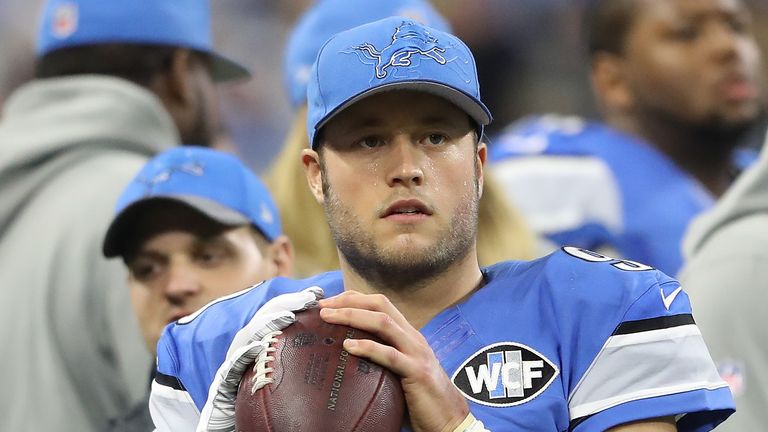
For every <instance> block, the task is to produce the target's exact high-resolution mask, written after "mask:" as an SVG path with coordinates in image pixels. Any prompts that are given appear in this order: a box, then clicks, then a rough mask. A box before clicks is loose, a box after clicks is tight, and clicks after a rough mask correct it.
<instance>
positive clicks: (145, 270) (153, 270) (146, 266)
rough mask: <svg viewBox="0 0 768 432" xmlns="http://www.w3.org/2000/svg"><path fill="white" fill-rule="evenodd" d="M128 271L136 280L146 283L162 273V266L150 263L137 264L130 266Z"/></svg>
mask: <svg viewBox="0 0 768 432" xmlns="http://www.w3.org/2000/svg"><path fill="white" fill-rule="evenodd" d="M128 270H129V271H130V272H131V274H132V275H133V277H134V279H136V280H138V281H142V282H146V281H148V280H151V279H152V278H154V277H156V276H157V275H158V274H159V273H160V265H159V264H157V263H153V262H149V261H145V262H137V263H132V264H131V265H129V267H128Z"/></svg>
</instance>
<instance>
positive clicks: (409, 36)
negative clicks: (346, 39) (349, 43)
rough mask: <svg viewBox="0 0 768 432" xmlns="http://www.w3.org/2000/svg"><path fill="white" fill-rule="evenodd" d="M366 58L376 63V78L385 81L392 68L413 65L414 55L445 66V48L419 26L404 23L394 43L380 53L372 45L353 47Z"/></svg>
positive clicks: (399, 28) (394, 38)
mask: <svg viewBox="0 0 768 432" xmlns="http://www.w3.org/2000/svg"><path fill="white" fill-rule="evenodd" d="M353 49H354V50H356V51H359V52H360V53H362V54H363V55H364V56H365V57H366V58H368V59H370V60H374V61H375V62H376V78H379V79H384V78H386V77H387V74H388V73H389V71H388V69H389V68H390V67H392V66H396V67H397V66H400V67H403V66H405V67H407V66H410V65H411V62H412V57H413V56H414V55H418V56H422V57H426V58H428V59H432V60H434V61H436V62H437V63H439V64H441V65H444V64H446V63H447V60H446V59H445V57H444V56H443V54H444V53H445V48H442V47H440V46H438V40H437V38H435V37H434V36H432V35H431V34H430V33H429V31H427V30H426V29H425V28H424V27H422V26H420V25H419V24H416V23H413V22H403V23H402V24H401V25H400V26H399V27H397V29H396V30H395V33H394V34H393V35H392V42H391V43H390V44H389V45H387V46H385V47H384V48H382V49H381V51H379V50H378V49H377V48H376V47H375V46H373V45H372V44H370V43H364V44H362V45H358V46H356V47H353Z"/></svg>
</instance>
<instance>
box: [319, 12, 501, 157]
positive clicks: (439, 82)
mask: <svg viewBox="0 0 768 432" xmlns="http://www.w3.org/2000/svg"><path fill="white" fill-rule="evenodd" d="M392 90H413V91H421V92H425V93H430V94H433V95H436V96H439V97H442V98H445V99H447V100H448V101H450V102H452V103H453V104H454V105H456V106H457V107H459V108H461V109H462V110H464V112H466V113H467V114H468V115H469V116H470V117H471V118H472V119H473V120H474V122H475V123H476V125H477V127H478V131H479V132H480V134H482V129H483V126H485V125H487V124H489V123H490V122H491V112H490V111H489V110H488V108H486V106H485V105H484V104H483V102H482V101H481V100H480V85H479V83H478V80H477V69H476V67H475V59H474V57H473V56H472V52H471V51H470V50H469V48H467V46H466V45H465V44H464V42H462V41H461V40H460V39H459V38H457V37H456V36H454V35H452V34H450V33H446V32H442V31H440V30H436V29H434V28H431V27H427V26H424V25H422V24H420V23H419V22H417V21H414V20H413V19H410V18H405V17H389V18H385V19H383V20H379V21H375V22H372V23H369V24H365V25H362V26H359V27H355V28H353V29H351V30H347V31H344V32H341V33H338V34H337V35H335V36H333V37H332V38H331V39H329V40H328V41H327V42H326V43H325V45H323V46H322V47H321V48H320V52H319V54H318V56H317V61H316V62H315V64H314V66H313V67H312V72H311V73H310V78H309V83H308V86H307V107H308V108H307V132H308V134H309V143H310V146H311V147H312V148H315V146H316V145H317V144H318V143H317V142H315V141H316V138H317V134H318V132H319V131H320V129H321V128H322V127H323V126H324V125H325V124H326V123H327V122H328V121H329V120H331V119H332V118H333V117H334V116H335V115H337V114H338V113H339V112H341V111H343V110H344V109H345V108H348V107H349V106H351V105H352V104H354V103H356V102H358V101H360V100H361V99H363V98H366V97H368V96H372V95H374V94H377V93H381V92H384V91H392Z"/></svg>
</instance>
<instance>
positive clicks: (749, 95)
mask: <svg viewBox="0 0 768 432" xmlns="http://www.w3.org/2000/svg"><path fill="white" fill-rule="evenodd" d="M718 90H719V91H720V94H721V95H722V96H723V97H724V98H725V100H727V101H730V102H745V101H750V100H754V99H757V98H758V97H759V96H760V90H759V89H758V88H757V85H756V84H755V82H754V80H751V79H749V77H747V76H746V75H744V74H741V73H734V74H729V75H728V76H726V77H725V78H723V79H722V80H721V81H720V83H719V84H718Z"/></svg>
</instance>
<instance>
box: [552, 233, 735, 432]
mask: <svg viewBox="0 0 768 432" xmlns="http://www.w3.org/2000/svg"><path fill="white" fill-rule="evenodd" d="M563 252H565V254H564V255H563V258H564V259H567V260H568V261H573V262H571V263H567V264H565V265H563V266H558V270H559V271H558V274H557V275H553V276H552V277H555V278H563V277H564V274H565V277H568V278H569V279H570V280H571V281H572V283H571V284H567V283H563V281H562V280H561V281H560V283H559V284H556V285H553V286H561V287H563V286H565V287H567V286H569V285H570V288H571V289H570V290H567V291H565V292H563V293H561V295H564V296H565V297H566V299H565V300H566V301H564V302H562V303H561V304H563V306H562V308H563V312H564V313H566V314H567V313H569V314H570V315H571V316H573V318H574V321H573V322H574V323H575V324H571V325H568V324H566V325H565V326H563V331H564V336H563V340H564V341H565V345H564V348H563V349H564V351H565V352H566V353H567V354H566V355H565V356H566V357H567V358H569V361H570V368H569V369H570V376H569V377H567V379H566V378H565V377H564V380H565V382H566V385H567V390H568V408H569V415H570V422H571V429H572V430H574V431H582V430H583V431H591V430H605V429H607V428H610V427H614V426H617V425H620V424H624V423H628V422H632V421H636V420H643V419H652V418H656V417H666V416H675V417H677V418H679V421H678V430H680V431H696V432H698V431H707V430H710V429H712V428H714V427H715V426H716V425H717V424H719V423H720V422H722V421H724V420H725V419H726V418H727V417H728V415H730V414H731V413H732V412H733V410H734V403H733V400H732V398H731V396H730V392H729V390H728V388H727V384H726V383H725V382H723V381H722V380H721V379H720V377H719V375H718V373H717V370H716V368H715V365H714V363H713V361H712V359H711V357H710V355H709V352H708V350H707V347H706V345H705V344H704V341H703V339H702V337H701V333H700V331H699V329H698V327H697V326H696V323H695V321H694V319H693V315H692V311H691V306H690V302H689V300H688V296H687V294H686V293H685V292H684V291H683V290H682V287H680V284H679V283H678V282H677V281H675V280H674V279H672V278H670V277H668V276H666V275H664V274H663V273H661V272H659V271H657V270H655V269H652V268H650V267H648V266H644V265H642V264H639V263H634V262H632V261H622V260H615V259H611V258H609V257H604V256H602V255H600V254H595V253H593V252H588V251H584V250H581V249H576V248H570V249H569V248H564V250H563ZM567 255H570V256H567ZM574 260H575V261H574ZM564 269H569V270H570V271H568V272H565V273H563V271H562V270H564Z"/></svg>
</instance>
